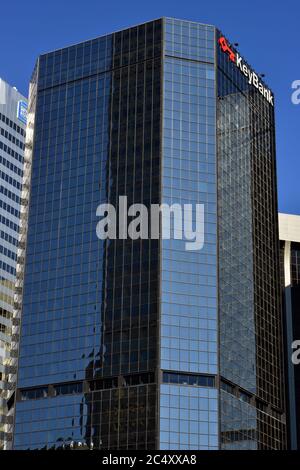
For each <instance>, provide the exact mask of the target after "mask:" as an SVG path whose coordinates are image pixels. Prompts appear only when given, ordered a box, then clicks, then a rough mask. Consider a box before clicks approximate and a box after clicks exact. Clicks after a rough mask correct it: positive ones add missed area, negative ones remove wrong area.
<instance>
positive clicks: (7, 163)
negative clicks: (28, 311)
mask: <svg viewBox="0 0 300 470" xmlns="http://www.w3.org/2000/svg"><path fill="white" fill-rule="evenodd" d="M26 115H27V100H26V98H25V97H24V96H23V95H21V94H20V93H19V92H18V91H17V89H16V88H14V87H12V86H10V85H9V84H8V83H6V82H5V81H4V80H2V79H1V78H0V449H3V448H5V449H7V448H9V442H10V441H11V437H12V424H13V403H14V396H13V394H14V389H15V383H16V361H17V349H18V335H17V334H15V333H16V332H15V328H16V327H15V325H14V323H15V322H14V302H15V298H14V296H15V283H16V275H17V257H18V245H19V228H20V218H21V193H22V181H23V166H24V150H25V129H26Z"/></svg>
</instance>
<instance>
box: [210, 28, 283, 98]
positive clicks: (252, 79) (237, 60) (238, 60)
mask: <svg viewBox="0 0 300 470" xmlns="http://www.w3.org/2000/svg"><path fill="white" fill-rule="evenodd" d="M218 42H219V45H220V47H221V49H222V51H223V52H224V53H225V54H228V56H229V59H230V60H231V62H233V63H234V64H235V65H236V66H237V67H238V68H239V69H240V71H241V72H242V74H244V75H245V77H247V78H248V83H249V85H252V86H254V87H255V88H257V89H258V90H259V92H260V93H261V94H262V95H263V96H264V97H265V98H266V100H267V101H268V102H269V103H270V104H271V105H272V106H274V96H273V94H272V92H271V90H269V89H268V88H266V87H265V86H264V85H263V84H262V82H261V81H260V80H259V77H258V75H257V74H256V73H255V72H253V70H251V69H250V68H249V67H248V66H247V65H246V63H245V62H244V60H243V58H242V57H241V56H240V55H239V54H238V53H237V52H234V51H233V50H232V49H231V47H230V45H229V44H228V41H227V39H226V38H225V37H224V36H222V37H220V39H219V41H218Z"/></svg>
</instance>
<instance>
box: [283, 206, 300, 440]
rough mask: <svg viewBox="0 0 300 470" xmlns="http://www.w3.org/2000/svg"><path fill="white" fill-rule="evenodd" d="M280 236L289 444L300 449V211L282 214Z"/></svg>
mask: <svg viewBox="0 0 300 470" xmlns="http://www.w3.org/2000/svg"><path fill="white" fill-rule="evenodd" d="M279 238H280V261H281V283H282V287H283V292H284V300H283V308H284V314H285V315H284V318H285V329H286V331H285V333H286V334H285V343H286V384H287V394H286V396H287V412H288V416H289V435H290V446H291V448H292V449H300V364H295V363H294V362H293V360H292V356H293V353H295V352H296V349H295V344H294V345H293V343H294V341H300V311H299V309H300V215H291V214H279ZM293 346H294V347H293ZM297 349H299V346H298V347H297ZM298 357H299V358H300V354H298Z"/></svg>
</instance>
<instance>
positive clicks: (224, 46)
mask: <svg viewBox="0 0 300 470" xmlns="http://www.w3.org/2000/svg"><path fill="white" fill-rule="evenodd" d="M218 42H219V44H220V46H221V49H222V51H223V52H226V53H227V54H228V55H229V59H230V60H231V61H232V62H235V53H234V52H233V50H232V49H231V48H230V47H229V45H228V42H227V40H226V39H225V38H224V36H222V37H221V38H220V39H219V41H218Z"/></svg>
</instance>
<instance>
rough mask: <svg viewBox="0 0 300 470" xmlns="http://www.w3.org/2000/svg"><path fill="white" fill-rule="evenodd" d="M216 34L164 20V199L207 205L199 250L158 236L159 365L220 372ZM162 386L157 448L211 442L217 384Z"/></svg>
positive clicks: (212, 444)
mask: <svg viewBox="0 0 300 470" xmlns="http://www.w3.org/2000/svg"><path fill="white" fill-rule="evenodd" d="M214 34H215V33H214V28H213V27H210V26H206V25H200V24H196V23H191V22H187V21H179V20H169V19H167V20H166V22H165V49H164V54H165V59H164V69H163V77H164V82H163V86H164V108H163V119H164V120H163V154H162V202H163V203H167V204H169V205H170V206H171V205H172V204H176V203H179V204H192V205H193V207H195V205H196V204H203V205H204V208H205V209H204V220H205V224H204V247H203V249H202V250H200V251H187V250H186V247H185V242H186V240H185V239H183V240H175V239H171V240H163V241H162V267H161V270H162V283H161V334H160V357H161V362H160V366H161V369H163V370H168V371H177V372H178V373H180V372H189V373H191V374H217V373H218V323H217V196H216V135H215V134H216V127H215V121H216V81H215V64H214V56H215V42H214ZM179 389H180V391H181V395H183V396H184V395H185V396H186V398H185V400H184V406H183V407H182V406H181V404H178V409H177V411H176V413H177V415H176V418H177V420H179V421H177V422H176V421H174V420H173V418H172V413H174V412H175V410H174V409H169V410H168V407H170V401H172V400H173V396H174V400H175V397H177V398H178V394H179V393H180V392H179ZM164 393H167V395H166V396H165V397H164V399H162V400H161V402H160V407H161V408H160V416H161V420H160V430H161V434H160V436H161V448H167V449H168V448H177V447H176V445H179V446H180V447H179V448H186V449H189V448H190V449H192V448H193V449H195V448H199V449H210V448H212V449H214V448H217V446H218V436H217V431H216V423H215V421H213V422H211V416H210V415H209V413H207V415H205V417H204V413H203V411H204V409H203V406H202V405H201V398H202V397H203V399H204V397H206V394H207V396H208V394H210V403H212V402H213V405H212V406H214V407H215V408H214V409H215V411H216V410H217V403H218V393H217V390H206V389H202V388H198V387H194V386H186V387H182V386H181V387H179V385H178V386H176V385H169V386H166V385H162V386H161V394H164ZM189 396H190V397H193V398H190V399H189V398H188V397H189ZM178 400H179V398H178ZM166 403H168V405H166ZM192 404H193V405H192ZM201 406H202V407H201ZM201 412H202V413H201ZM181 413H182V414H183V415H184V416H185V419H184V420H183V418H182V417H181ZM197 414H199V420H198V421H197V422H196V423H195V421H194V418H193V416H196V415H197ZM167 416H168V417H169V418H167ZM168 419H169V421H168ZM179 422H180V430H181V431H180V432H179ZM176 423H177V424H176ZM195 425H197V426H198V425H199V427H200V428H201V433H199V434H198V433H197V432H196V431H195V430H196V427H195ZM183 428H184V429H185V431H183ZM191 429H193V430H194V431H193V433H196V434H195V435H194V434H193V433H191ZM205 430H206V431H205ZM174 439H175V440H174Z"/></svg>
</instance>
